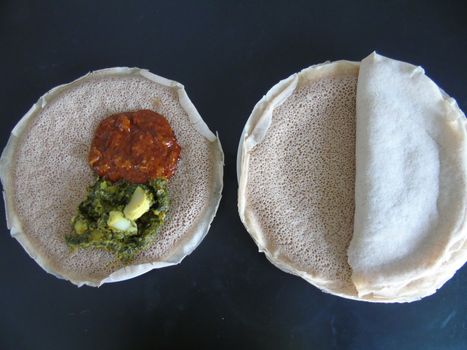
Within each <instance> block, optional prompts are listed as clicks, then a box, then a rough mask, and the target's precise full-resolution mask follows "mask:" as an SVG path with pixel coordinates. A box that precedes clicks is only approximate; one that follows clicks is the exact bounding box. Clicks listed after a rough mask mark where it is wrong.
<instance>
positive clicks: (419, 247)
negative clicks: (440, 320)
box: [348, 54, 467, 297]
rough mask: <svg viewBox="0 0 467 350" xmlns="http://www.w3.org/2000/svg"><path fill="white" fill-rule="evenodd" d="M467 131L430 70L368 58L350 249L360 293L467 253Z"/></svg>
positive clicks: (444, 269)
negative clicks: (466, 249) (466, 223)
mask: <svg viewBox="0 0 467 350" xmlns="http://www.w3.org/2000/svg"><path fill="white" fill-rule="evenodd" d="M465 140H466V123H465V118H464V116H463V114H462V113H461V111H460V110H459V108H458V107H457V106H456V104H455V102H454V101H453V100H452V99H450V98H449V97H448V96H447V95H446V94H445V93H443V92H442V90H440V89H439V87H438V86H437V85H436V84H435V83H434V82H433V81H432V80H430V79H429V78H428V77H427V76H426V75H425V74H424V72H423V69H421V68H420V67H415V66H413V65H410V64H408V63H404V62H400V61H396V60H391V59H388V58H385V57H382V56H380V55H377V54H372V55H370V56H369V57H367V58H366V59H364V60H363V61H362V63H361V65H360V73H359V77H358V88H357V137H356V183H355V186H356V187H355V221H354V233H353V238H352V241H351V243H350V247H349V251H348V254H349V263H350V266H351V268H352V281H353V283H354V284H355V286H356V288H357V290H358V294H359V296H365V295H373V296H383V297H394V296H397V295H400V292H401V291H400V290H401V289H402V288H404V287H405V286H408V285H409V284H410V283H411V282H413V281H415V280H419V279H421V278H424V279H425V280H426V281H430V280H433V282H434V281H435V280H436V278H435V276H436V275H437V274H442V273H445V274H450V273H451V274H452V269H456V268H458V266H457V265H458V264H456V263H454V264H453V265H454V266H452V267H450V266H448V265H450V264H449V262H450V261H451V260H453V255H454V254H456V255H457V254H460V256H463V257H464V258H463V259H462V258H460V260H461V261H462V260H463V261H465V259H466V257H467V255H466V251H465V247H464V243H465V241H466V238H467V235H466V231H465V225H464V223H465V215H466V164H467V162H466V155H467V153H466V142H465ZM428 284H429V283H428ZM407 288H408V289H410V287H407ZM432 292H434V290H432ZM415 293H416V291H415Z"/></svg>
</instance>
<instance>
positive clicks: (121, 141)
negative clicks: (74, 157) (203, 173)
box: [88, 109, 180, 183]
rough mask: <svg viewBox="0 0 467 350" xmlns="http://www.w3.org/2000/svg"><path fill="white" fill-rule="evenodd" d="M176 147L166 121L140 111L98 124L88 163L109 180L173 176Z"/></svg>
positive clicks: (119, 115) (141, 181)
mask: <svg viewBox="0 0 467 350" xmlns="http://www.w3.org/2000/svg"><path fill="white" fill-rule="evenodd" d="M179 158H180V146H179V145H178V143H177V140H176V138H175V134H174V132H173V130H172V128H171V127H170V124H169V122H168V121H167V119H165V118H164V117H163V116H162V115H160V114H159V113H156V112H153V111H151V110H147V109H143V110H140V111H136V112H125V113H118V114H114V115H111V116H110V117H107V118H106V119H104V120H103V121H101V122H100V124H99V126H98V127H97V130H96V132H95V135H94V139H93V141H92V144H91V150H90V152H89V159H88V160H89V164H90V165H91V167H92V168H93V169H94V170H95V171H96V173H97V174H98V175H99V176H101V177H103V178H105V179H107V180H110V181H118V180H120V179H124V180H127V181H130V182H133V183H145V182H147V181H149V180H152V179H156V178H160V177H164V178H170V177H171V176H172V175H174V173H175V170H176V168H177V162H178V160H179Z"/></svg>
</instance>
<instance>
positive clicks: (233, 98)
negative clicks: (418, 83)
mask: <svg viewBox="0 0 467 350" xmlns="http://www.w3.org/2000/svg"><path fill="white" fill-rule="evenodd" d="M465 4H466V2H465V1H457V2H451V1H420V2H418V3H414V2H407V1H402V0H394V1H381V2H377V1H368V2H362V1H353V2H352V1H340V2H332V1H321V2H313V1H184V2H181V1H170V0H169V1H160V2H157V1H116V0H114V1H88V0H86V1H84V0H83V1H27V0H2V1H1V2H0V67H1V68H2V72H1V87H0V108H1V111H0V120H1V127H0V132H1V145H2V147H3V146H4V145H5V144H6V141H7V139H8V136H9V133H10V131H11V129H12V128H13V126H14V125H15V124H16V123H17V122H18V120H19V119H20V118H21V116H22V115H23V114H24V113H25V112H26V111H27V110H28V109H29V107H30V106H31V105H32V104H33V103H34V102H35V101H36V100H37V99H38V97H39V96H41V95H42V94H43V93H45V92H46V91H48V90H49V89H51V88H52V87H54V86H56V85H59V84H62V83H66V82H69V81H71V80H73V79H75V78H77V77H79V76H81V75H83V74H85V73H87V72H88V71H90V70H95V69H99V68H105V67H113V66H130V67H131V66H137V67H143V68H147V69H149V70H151V71H152V72H154V73H156V74H158V75H162V76H164V77H167V78H170V79H174V80H177V81H179V82H181V83H183V84H184V85H185V86H186V88H187V91H188V94H189V96H190V98H191V99H192V101H193V103H194V104H195V106H196V107H197V108H198V110H199V112H200V113H201V115H202V116H203V118H204V120H205V121H206V123H207V124H208V125H209V127H210V128H211V129H212V130H217V131H218V132H219V135H220V139H221V142H222V145H223V148H224V152H225V177H224V179H225V180H224V191H223V198H222V202H221V204H220V207H219V210H218V213H217V216H216V218H215V220H214V222H213V225H212V227H211V230H210V232H209V234H208V235H207V237H206V238H205V240H204V241H203V242H202V244H201V245H200V246H199V247H198V248H197V249H196V250H195V251H194V252H193V253H192V254H191V255H190V256H188V257H187V258H186V259H185V260H184V261H183V262H182V263H181V264H179V265H176V266H173V267H168V268H164V269H160V270H154V271H151V272H149V273H147V274H145V275H143V276H140V277H138V278H134V279H132V280H129V281H125V282H120V283H115V284H107V285H104V286H102V287H101V288H91V287H82V288H77V287H75V286H74V285H72V284H71V283H69V282H66V281H63V280H59V279H57V278H55V277H53V276H52V275H49V274H47V273H46V272H44V271H43V270H42V269H41V268H40V267H39V266H38V265H37V264H36V263H35V262H34V261H33V260H32V259H30V258H29V257H28V255H27V254H26V252H25V251H24V250H23V249H22V248H21V246H20V245H19V244H18V243H17V242H16V240H14V239H12V238H11V237H10V235H9V232H8V230H7V227H6V222H5V218H4V217H5V215H4V207H3V206H1V211H2V212H1V213H0V214H1V223H0V225H1V226H0V227H1V231H2V232H1V235H0V278H1V282H0V349H179V348H213V349H222V348H232V349H254V348H258V349H312V348H313V349H398V350H403V349H425V350H429V349H452V350H454V349H467V267H464V268H463V269H461V270H460V271H458V272H457V273H456V275H455V276H454V277H453V278H452V279H451V280H450V281H449V282H448V283H446V284H445V285H444V287H442V288H441V289H440V290H439V291H438V292H437V293H436V294H435V295H433V296H430V297H427V298H426V299H423V300H421V301H418V302H414V303H410V304H388V305H378V304H370V303H363V302H356V301H350V300H345V299H342V298H338V297H335V296H332V295H327V294H324V293H322V292H321V291H320V290H318V289H317V288H315V287H313V286H312V285H310V284H307V283H306V282H305V281H304V280H302V279H300V278H298V277H295V276H292V275H289V274H286V273H284V272H282V271H280V270H278V269H277V268H275V267H274V266H273V265H272V264H270V263H269V262H268V261H267V260H266V258H265V256H264V255H263V254H259V253H258V249H257V247H256V245H255V244H254V242H253V240H252V239H251V238H250V236H249V235H248V233H247V232H246V230H245V229H244V227H243V226H242V224H241V222H240V219H239V217H238V214H237V193H236V191H237V180H236V169H235V157H236V151H237V144H238V140H239V136H240V132H241V130H242V128H243V125H244V123H245V121H246V120H247V118H248V116H249V114H250V112H251V110H252V108H253V106H254V105H255V103H256V102H257V101H258V100H259V99H260V98H261V97H262V95H263V94H264V93H265V92H266V91H267V90H268V89H269V88H270V87H272V85H273V84H275V83H276V82H278V81H279V80H280V79H283V78H285V77H287V76H289V75H290V74H292V73H294V72H297V71H299V70H300V69H302V68H304V67H307V66H310V65H312V64H316V63H320V62H323V61H326V60H337V59H348V60H361V59H362V58H364V57H365V56H367V55H368V54H369V53H370V52H372V51H373V50H376V51H378V52H379V53H381V54H383V55H386V56H389V57H392V58H396V59H400V60H404V61H407V62H411V63H414V64H419V65H422V66H423V67H424V68H425V70H426V72H427V74H428V75H429V76H430V77H431V78H432V79H434V80H435V81H436V82H437V83H438V84H439V85H440V86H441V87H442V88H443V89H444V90H446V91H447V92H448V93H449V94H450V95H452V96H453V97H455V98H456V99H457V101H458V103H459V105H460V107H461V108H462V109H464V110H465V109H466V107H467V90H466V89H465V83H466V81H467V70H466V69H465V62H466V59H467V55H466V54H467V24H466V23H467V21H466V20H467V6H466V5H465Z"/></svg>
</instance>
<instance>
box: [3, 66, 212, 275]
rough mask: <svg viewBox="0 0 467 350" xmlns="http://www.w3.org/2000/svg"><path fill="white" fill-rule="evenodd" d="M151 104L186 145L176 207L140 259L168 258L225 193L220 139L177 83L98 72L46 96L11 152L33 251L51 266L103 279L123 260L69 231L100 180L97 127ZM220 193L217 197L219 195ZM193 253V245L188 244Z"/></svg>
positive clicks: (19, 208) (172, 189) (174, 192)
mask: <svg viewBox="0 0 467 350" xmlns="http://www.w3.org/2000/svg"><path fill="white" fill-rule="evenodd" d="M138 109H151V110H154V111H156V112H158V113H160V114H162V115H164V116H165V117H166V118H167V119H168V121H169V123H170V125H171V126H172V128H173V130H174V132H175V135H176V137H177V141H178V143H179V144H180V146H181V149H182V150H181V160H180V162H179V164H178V170H177V172H176V174H175V176H174V177H173V178H171V180H170V182H169V195H170V199H171V207H170V211H169V215H168V217H167V218H166V222H165V224H164V225H163V226H162V229H161V231H160V233H159V234H158V236H157V239H156V241H155V242H154V243H153V244H152V245H151V246H150V247H149V248H148V249H146V250H144V251H143V252H142V253H141V254H140V255H139V256H138V257H137V259H136V261H134V264H144V263H152V262H154V261H164V260H168V261H170V255H171V254H172V252H173V251H174V250H176V249H177V248H178V247H179V246H180V245H183V244H184V241H188V240H190V238H191V235H193V233H194V232H196V231H197V226H198V225H200V221H202V220H203V215H204V213H205V211H206V210H207V208H208V207H209V206H210V205H212V202H213V201H214V202H215V201H216V200H217V201H218V199H219V198H220V194H219V193H214V192H216V191H219V189H218V188H216V187H219V184H218V183H216V182H218V179H217V178H216V177H217V175H218V174H217V167H218V166H219V149H217V144H215V143H213V142H211V141H209V140H208V139H207V138H206V137H204V136H203V135H201V134H200V133H199V132H198V131H197V130H196V129H195V128H194V127H193V125H192V121H191V120H190V118H189V116H188V115H187V112H186V111H185V110H184V108H182V106H181V105H180V103H179V97H178V96H177V91H176V90H175V89H173V88H171V87H168V86H164V85H162V84H158V83H156V82H154V81H151V80H149V79H146V78H145V77H143V76H141V75H138V74H130V75H112V74H108V75H96V76H95V77H92V76H91V78H88V79H85V80H83V81H81V82H78V83H76V82H75V83H73V84H71V86H70V87H69V88H67V89H66V91H64V92H62V93H60V94H59V95H57V96H55V98H53V99H52V100H51V101H48V103H47V104H46V106H45V108H43V109H42V110H41V111H40V112H39V113H38V114H37V115H36V116H35V117H34V118H33V119H32V120H31V121H30V122H29V124H28V125H27V127H26V129H25V130H24V132H23V134H22V135H21V137H20V139H19V145H20V147H17V148H16V149H15V152H14V153H13V162H12V164H13V166H12V167H11V168H10V169H9V172H10V174H12V177H13V186H14V188H13V190H14V194H15V198H14V207H15V208H9V209H10V211H11V210H12V209H13V210H14V211H15V212H16V214H17V216H18V218H19V221H20V222H21V224H22V230H23V231H24V232H25V233H26V235H27V237H28V240H29V241H30V242H29V243H30V244H31V245H32V246H33V249H34V252H35V253H36V254H38V255H39V256H42V257H45V259H46V260H47V262H48V264H49V268H51V269H52V272H53V273H55V274H58V275H60V276H62V277H65V278H68V279H70V280H72V281H74V282H75V283H76V282H77V281H78V283H79V281H88V282H90V283H89V284H99V283H100V281H101V280H102V279H104V278H105V277H107V276H108V275H109V274H111V273H112V272H114V271H116V270H118V269H119V268H121V267H122V266H121V265H120V264H119V263H118V262H116V260H115V258H114V257H113V256H112V255H111V254H110V253H107V252H105V251H102V250H97V249H84V250H83V249H80V250H77V251H76V252H74V253H71V252H70V250H69V248H68V247H67V246H66V244H65V241H64V236H65V235H66V234H68V233H70V231H71V225H70V220H71V218H72V217H73V215H75V213H76V209H77V206H78V204H79V203H80V202H81V201H82V200H83V198H84V197H85V195H86V188H87V186H89V185H90V184H92V183H93V181H94V180H95V174H94V173H93V172H92V170H91V169H90V167H89V165H88V163H87V155H88V151H89V147H90V144H91V140H92V137H93V133H94V130H95V128H96V126H97V124H98V123H99V121H100V120H102V119H103V118H105V117H106V116H108V115H110V114H114V113H118V112H123V111H133V110H138ZM216 196H218V197H219V198H216ZM187 250H188V252H186V253H189V249H188V248H187Z"/></svg>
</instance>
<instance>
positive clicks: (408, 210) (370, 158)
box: [237, 53, 467, 302]
mask: <svg viewBox="0 0 467 350" xmlns="http://www.w3.org/2000/svg"><path fill="white" fill-rule="evenodd" d="M465 145H466V121H465V117H464V115H463V113H462V112H461V111H460V109H459V108H458V106H457V105H456V103H455V101H454V100H453V99H451V98H450V97H448V96H447V95H446V94H445V93H444V92H443V91H442V90H441V89H440V88H439V87H438V86H437V85H436V84H435V83H434V82H433V81H431V80H430V79H429V78H428V77H427V76H425V75H424V72H423V69H421V68H420V67H415V66H413V65H410V64H407V63H404V62H400V61H397V60H392V59H389V58H386V57H383V56H381V55H378V54H376V53H373V54H371V55H370V56H368V57H367V58H366V59H364V60H363V61H362V62H348V61H337V62H333V63H325V64H321V65H317V66H312V67H310V68H307V69H305V70H303V71H301V72H300V73H297V74H294V75H292V76H291V77H289V78H288V79H285V80H283V81H281V82H279V83H278V84H277V85H276V86H274V87H273V88H272V89H271V90H270V91H269V92H268V94H267V95H266V96H265V97H264V98H263V99H262V100H261V101H260V102H259V103H258V104H257V105H256V107H255V109H254V110H253V112H252V115H251V116H250V118H249V119H248V122H247V123H246V125H245V128H244V131H243V133H242V136H241V140H240V144H239V152H238V164H237V173H238V176H239V200H238V204H239V213H240V217H241V219H242V222H243V223H244V225H245V227H246V228H247V230H248V232H249V233H250V234H251V236H252V237H253V239H254V240H255V242H256V243H257V244H258V246H259V249H260V251H264V252H265V253H266V256H267V258H268V259H269V260H270V261H271V262H273V263H274V264H275V265H276V266H278V267H279V268H281V269H282V270H285V271H287V272H290V273H294V274H296V275H299V276H301V277H303V278H304V279H306V280H307V281H309V282H310V283H312V284H314V285H316V286H317V287H319V288H321V289H322V290H324V291H326V292H330V293H333V294H336V295H340V296H343V297H346V298H352V299H358V300H367V301H374V302H406V301H413V300H417V299H420V298H422V297H424V296H427V295H430V294H433V293H434V292H435V291H436V290H437V289H438V288H440V287H441V286H442V285H443V284H444V283H445V282H446V281H447V280H449V278H451V277H452V276H453V274H454V273H455V271H456V270H457V269H459V268H460V267H461V266H462V265H463V264H464V263H465V261H466V260H467V253H466V248H467V242H466V238H467V233H466V229H465V221H466V220H465V218H466V194H465V190H466V164H467V159H466V149H465Z"/></svg>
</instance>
